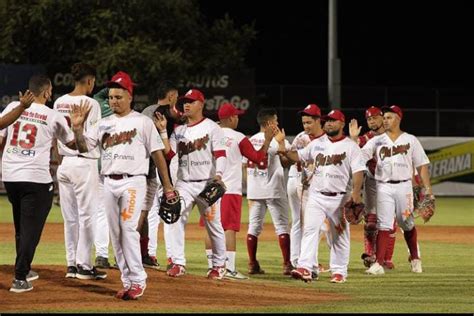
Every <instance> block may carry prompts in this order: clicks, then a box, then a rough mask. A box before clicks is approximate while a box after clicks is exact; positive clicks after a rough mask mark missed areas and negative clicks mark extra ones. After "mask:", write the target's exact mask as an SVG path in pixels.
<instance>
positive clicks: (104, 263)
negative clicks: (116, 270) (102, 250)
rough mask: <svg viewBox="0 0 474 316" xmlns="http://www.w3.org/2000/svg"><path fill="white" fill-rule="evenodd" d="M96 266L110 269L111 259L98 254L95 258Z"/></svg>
mask: <svg viewBox="0 0 474 316" xmlns="http://www.w3.org/2000/svg"><path fill="white" fill-rule="evenodd" d="M95 266H96V267H97V268H100V269H110V263H109V259H108V258H105V257H101V256H97V258H95Z"/></svg>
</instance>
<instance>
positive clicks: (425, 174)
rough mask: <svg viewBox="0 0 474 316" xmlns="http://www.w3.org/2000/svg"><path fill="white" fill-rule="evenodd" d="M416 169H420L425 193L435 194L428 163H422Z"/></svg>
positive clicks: (419, 172)
mask: <svg viewBox="0 0 474 316" xmlns="http://www.w3.org/2000/svg"><path fill="white" fill-rule="evenodd" d="M416 169H417V170H418V174H419V175H420V177H421V181H422V182H423V186H424V187H425V195H433V190H432V189H431V180H430V173H429V170H428V165H427V164H426V165H422V166H420V167H418V168H416Z"/></svg>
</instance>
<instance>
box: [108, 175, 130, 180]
mask: <svg viewBox="0 0 474 316" xmlns="http://www.w3.org/2000/svg"><path fill="white" fill-rule="evenodd" d="M105 176H106V177H108V178H110V179H114V180H122V179H124V178H131V177H133V176H134V175H133V174H107V175H105Z"/></svg>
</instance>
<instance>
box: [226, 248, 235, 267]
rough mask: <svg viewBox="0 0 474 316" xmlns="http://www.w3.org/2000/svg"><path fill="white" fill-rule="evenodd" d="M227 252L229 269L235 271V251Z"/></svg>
mask: <svg viewBox="0 0 474 316" xmlns="http://www.w3.org/2000/svg"><path fill="white" fill-rule="evenodd" d="M226 254H227V262H226V265H227V267H226V268H227V269H228V270H230V271H232V272H234V271H235V251H226Z"/></svg>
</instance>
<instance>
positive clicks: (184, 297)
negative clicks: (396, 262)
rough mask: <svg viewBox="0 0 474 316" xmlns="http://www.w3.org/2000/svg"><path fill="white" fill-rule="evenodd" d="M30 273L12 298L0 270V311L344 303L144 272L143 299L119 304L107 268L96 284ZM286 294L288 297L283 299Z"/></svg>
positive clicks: (113, 275) (279, 289)
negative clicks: (28, 282)
mask: <svg viewBox="0 0 474 316" xmlns="http://www.w3.org/2000/svg"><path fill="white" fill-rule="evenodd" d="M35 271H37V272H38V273H39V275H40V278H39V279H38V280H36V281H33V287H34V290H33V291H31V292H26V293H21V294H16V293H11V292H8V289H9V287H10V283H9V281H6V280H11V276H12V275H13V267H12V266H7V265H2V266H0V291H1V292H2V299H1V301H0V311H1V312H81V311H82V312H86V311H95V312H111V311H115V312H121V311H122V312H124V311H126V312H133V311H136V312H159V311H162V310H175V309H176V308H179V309H180V310H183V309H186V310H189V311H195V312H206V311H209V310H210V308H212V310H216V309H220V310H221V311H228V312H232V311H235V310H237V309H245V310H247V311H248V310H251V309H252V308H258V307H265V306H278V305H279V304H281V305H289V304H295V305H296V304H298V305H301V304H318V303H324V302H328V301H331V300H341V299H347V298H345V297H344V296H341V295H337V294H331V293H323V292H321V291H319V290H318V289H315V288H309V289H298V290H297V291H296V290H295V288H291V287H285V286H281V285H274V284H271V283H270V282H268V283H265V282H258V283H256V282H252V281H239V282H236V281H211V280H208V279H206V278H205V277H204V276H194V275H186V276H184V277H182V278H178V279H172V278H170V277H168V276H166V274H165V272H164V271H150V270H147V273H148V282H147V283H148V286H147V289H146V291H145V294H144V295H143V297H141V298H140V299H139V300H138V301H123V300H119V299H116V298H115V297H114V295H115V293H116V292H117V291H118V290H119V289H120V288H121V282H120V275H119V271H118V270H107V271H108V273H109V276H108V278H107V279H105V280H100V281H85V280H77V279H66V278H64V274H65V271H64V267H62V266H35ZM290 291H291V298H292V299H291V300H288V293H289V292H290ZM178 300H179V301H178Z"/></svg>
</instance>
